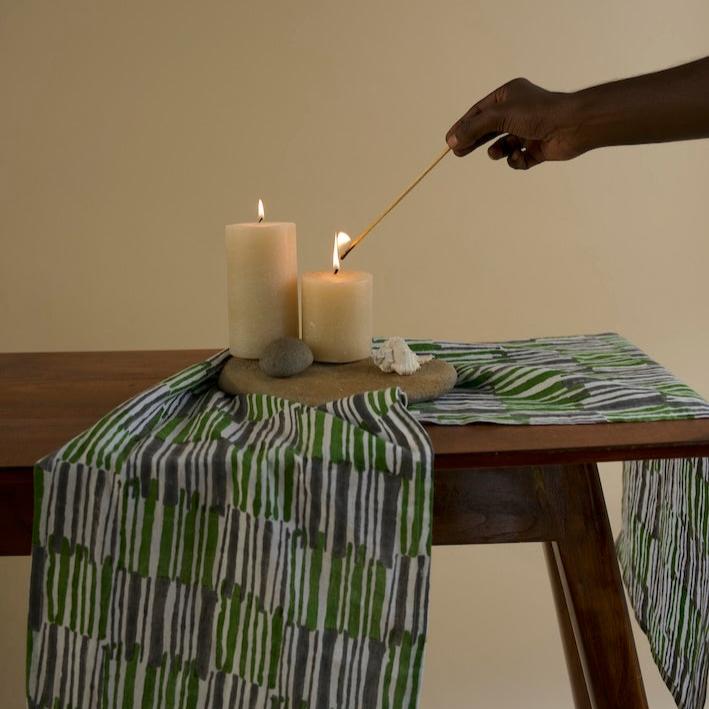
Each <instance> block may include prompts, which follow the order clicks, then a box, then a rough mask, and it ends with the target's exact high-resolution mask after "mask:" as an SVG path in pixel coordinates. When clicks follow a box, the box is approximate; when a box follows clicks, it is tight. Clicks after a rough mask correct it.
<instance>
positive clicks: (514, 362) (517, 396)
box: [409, 333, 709, 709]
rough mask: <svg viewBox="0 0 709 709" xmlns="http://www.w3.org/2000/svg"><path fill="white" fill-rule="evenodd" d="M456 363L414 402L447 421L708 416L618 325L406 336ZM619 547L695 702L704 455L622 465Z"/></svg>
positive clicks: (704, 602) (670, 679) (705, 518)
mask: <svg viewBox="0 0 709 709" xmlns="http://www.w3.org/2000/svg"><path fill="white" fill-rule="evenodd" d="M409 344H410V346H411V347H412V349H414V350H415V351H417V352H418V353H419V354H433V355H435V356H436V357H441V358H443V359H447V360H448V361H450V362H451V363H453V364H454V365H455V367H456V369H457V371H458V382H457V385H456V388H455V389H454V390H453V391H452V392H451V393H449V394H446V395H445V396H443V397H441V398H440V399H437V400H436V401H432V402H427V403H422V404H415V405H413V406H412V410H413V411H414V413H415V415H416V417H417V419H418V420H419V421H429V422H432V423H437V424H444V425H458V424H466V423H476V422H487V423H499V424H574V423H578V424H591V423H599V422H622V421H660V420H668V419H680V418H681V419H686V418H706V417H709V404H707V402H706V401H704V399H702V397H701V396H699V394H697V393H696V392H694V391H693V390H692V389H690V388H689V387H688V386H686V385H685V384H683V383H682V382H681V381H679V380H678V379H677V378H676V377H675V376H673V375H672V374H671V373H670V372H668V371H667V370H666V369H665V368H664V367H662V366H661V365H659V364H658V363H657V362H655V361H653V360H652V359H650V358H649V357H648V356H647V355H646V354H645V353H644V352H642V351H641V350H640V349H638V348H637V347H636V346H635V345H633V344H631V343H630V342H628V341H627V340H626V339H624V338H623V337H621V336H620V335H617V334H614V333H606V334H601V335H590V336H589V335H582V336H578V337H560V338H540V339H535V340H520V341H516V342H502V343H495V344H476V345H468V344H462V343H452V342H431V341H427V340H412V341H410V343H409ZM617 549H618V558H619V561H620V566H621V570H622V572H623V579H624V582H625V585H626V587H627V589H628V594H629V597H630V601H631V605H632V606H633V610H634V612H635V616H636V617H637V619H638V623H639V624H640V627H641V628H642V629H643V631H644V632H645V634H646V635H647V637H648V640H649V643H650V649H651V651H652V655H653V657H654V659H655V662H656V664H657V667H658V669H659V671H660V674H661V675H662V677H663V679H664V680H665V683H666V685H667V687H668V689H669V690H670V692H671V693H672V695H673V696H674V698H675V701H676V703H677V706H678V707H680V709H703V707H704V703H705V699H706V688H707V675H708V674H709V459H707V458H695V459H689V460H682V459H677V460H650V461H634V462H630V463H626V464H625V466H624V469H623V507H622V529H621V532H620V535H619V537H618V540H617Z"/></svg>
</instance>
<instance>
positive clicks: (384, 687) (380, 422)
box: [27, 354, 432, 709]
mask: <svg viewBox="0 0 709 709" xmlns="http://www.w3.org/2000/svg"><path fill="white" fill-rule="evenodd" d="M224 360H225V355H224V354H222V355H219V356H217V357H215V358H213V359H211V360H210V361H208V362H206V363H203V364H200V365H196V366H194V367H191V368H190V369H188V370H186V371H184V372H181V373H179V374H177V375H175V376H174V377H171V378H170V379H168V380H166V381H165V382H163V383H162V384H161V385H159V386H157V387H155V388H153V389H151V390H150V391H147V392H145V393H144V394H142V395H140V396H138V397H136V398H135V399H133V400H131V401H129V402H127V403H126V404H124V405H122V406H121V407H119V408H118V409H116V410H115V411H113V412H111V413H110V414H108V415H107V416H106V417H105V418H104V419H102V420H101V421H99V422H98V423H97V424H96V425H95V426H93V427H92V428H91V429H90V430H88V431H87V432H85V433H84V434H82V435H80V436H78V437H77V438H75V439H74V440H73V441H71V442H70V443H68V444H67V445H66V446H64V447H63V448H62V449H61V450H59V451H58V452H57V453H55V454H54V455H52V456H50V457H49V458H47V459H45V460H42V461H41V462H40V463H39V464H38V465H37V466H36V469H35V509H36V514H35V520H34V530H33V554H32V577H31V584H30V585H31V591H30V594H31V595H30V614H29V636H28V659H27V661H28V669H27V683H28V687H27V689H28V698H29V704H30V706H33V707H35V706H37V707H38V706H42V707H53V708H55V707H94V706H102V707H129V708H131V709H133V707H136V706H139V707H158V706H159V707H163V706H164V707H206V706H209V707H269V708H274V709H275V707H289V708H290V707H377V706H381V707H410V706H415V705H416V704H417V702H418V695H419V690H420V680H421V668H422V659H423V650H424V642H425V637H426V622H427V605H428V584H429V568H430V548H431V492H432V484H431V470H432V451H431V446H430V441H429V440H428V437H427V436H426V434H425V432H424V431H423V429H422V428H421V427H420V425H419V424H417V422H416V421H415V420H414V419H413V417H412V415H411V413H410V412H409V411H408V409H407V407H406V400H405V397H404V396H403V395H401V394H400V392H399V391H398V390H397V389H391V390H388V391H380V392H374V393H370V394H364V395H360V396H355V397H352V398H349V399H345V400H342V401H338V402H334V403H332V404H329V405H326V406H324V407H322V408H320V409H315V408H311V407H306V406H301V405H299V404H295V403H292V402H287V401H284V400H281V399H276V398H273V397H268V396H246V397H237V398H234V397H230V396H227V395H226V394H224V393H222V392H220V391H218V390H217V389H216V387H215V384H216V378H217V375H218V372H219V369H220V367H221V364H222V362H223V361H224Z"/></svg>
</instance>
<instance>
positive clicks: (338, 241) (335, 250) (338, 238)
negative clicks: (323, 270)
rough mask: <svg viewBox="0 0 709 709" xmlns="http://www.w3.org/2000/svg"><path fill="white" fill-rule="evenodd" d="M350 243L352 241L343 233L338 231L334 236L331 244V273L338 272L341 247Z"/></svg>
mask: <svg viewBox="0 0 709 709" xmlns="http://www.w3.org/2000/svg"><path fill="white" fill-rule="evenodd" d="M350 241H352V239H350V237H349V235H348V234H345V232H344V231H338V232H337V233H336V234H335V243H334V244H333V247H332V272H333V273H337V272H338V271H339V270H340V253H341V251H342V247H343V246H346V245H347V244H349V243H350Z"/></svg>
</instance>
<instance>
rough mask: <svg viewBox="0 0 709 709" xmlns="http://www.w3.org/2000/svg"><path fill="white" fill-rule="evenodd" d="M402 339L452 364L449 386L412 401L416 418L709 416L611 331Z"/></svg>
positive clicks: (533, 420) (546, 420) (514, 420)
mask: <svg viewBox="0 0 709 709" xmlns="http://www.w3.org/2000/svg"><path fill="white" fill-rule="evenodd" d="M409 345H410V346H411V348H412V349H413V350H415V351H417V352H418V353H419V354H432V355H434V356H435V357H438V358H440V359H445V360H447V361H449V362H450V363H451V364H453V365H454V366H455V368H456V370H457V371H458V383H457V386H456V388H455V389H454V390H453V391H452V392H450V393H449V394H446V395H445V396H442V397H441V398H439V399H436V400H435V401H432V402H427V403H421V404H416V405H414V406H413V407H412V409H413V411H414V413H415V415H416V418H418V419H419V421H428V422H431V423H438V424H450V425H460V424H467V423H483V422H484V423H501V424H567V423H568V424H571V423H604V422H615V421H659V420H667V419H674V418H706V417H709V404H707V402H706V401H704V399H702V397H700V396H699V394H697V393H696V392H694V391H692V389H690V388H689V387H688V386H686V385H685V384H683V383H682V382H680V381H679V380H678V379H677V378H676V377H674V376H673V375H672V374H670V372H668V371H667V370H666V369H665V368H664V367H661V366H660V365H659V364H657V363H656V362H654V361H653V360H651V359H650V358H649V357H648V356H647V355H646V354H645V353H643V352H642V351H641V350H639V349H638V348H637V347H635V345H633V344H631V343H630V342H628V341H627V340H626V339H624V338H623V337H621V336H620V335H616V334H613V333H606V334H601V335H583V336H578V337H560V338H550V337H547V338H539V339H536V340H519V341H515V342H501V343H495V344H476V345H471V344H462V343H454V342H432V341H429V340H410V341H409Z"/></svg>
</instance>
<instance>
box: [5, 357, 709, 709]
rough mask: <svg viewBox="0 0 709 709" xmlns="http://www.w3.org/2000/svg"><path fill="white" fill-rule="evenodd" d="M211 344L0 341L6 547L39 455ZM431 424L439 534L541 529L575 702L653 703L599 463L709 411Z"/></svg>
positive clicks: (695, 437) (695, 439) (652, 450)
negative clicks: (37, 348) (49, 345)
mask: <svg viewBox="0 0 709 709" xmlns="http://www.w3.org/2000/svg"><path fill="white" fill-rule="evenodd" d="M210 354H212V352H211V351H203V350H182V351H169V352H80V353H44V354H0V554H2V555H18V554H28V553H29V552H30V539H31V526H32V504H33V497H32V465H33V463H34V462H35V461H36V460H38V459H39V458H41V457H42V456H44V455H45V454H47V453H49V452H51V451H52V450H54V449H56V448H58V447H59V446H60V445H61V444H63V443H65V442H66V441H68V440H69V439H70V438H72V437H73V436H74V435H76V434H77V433H79V432H80V431H82V430H84V429H85V428H87V427H88V426H90V425H91V424H92V423H94V422H95V421H96V420H97V419H98V418H99V417H100V416H102V415H103V414H105V413H106V412H107V411H109V410H110V409H112V408H113V407H115V406H116V405H117V404H119V403H120V402H122V401H124V400H126V399H128V398H130V397H131V396H133V395H134V394H136V393H138V392H140V391H142V390H143V389H145V388H147V387H149V386H150V385H152V384H154V383H155V382H157V381H159V380H160V379H162V378H164V377H166V376H168V375H170V374H172V373H174V372H176V371H178V370H179V369H182V368H184V367H186V366H188V365H189V364H192V363H193V362H196V361H199V360H202V359H204V358H205V357H207V356H209V355H210ZM426 428H427V430H428V432H429V434H430V436H431V440H432V441H433V446H434V449H435V452H436V459H435V476H434V481H435V492H434V522H433V542H434V544H485V543H501V542H542V543H543V544H544V548H545V554H546V559H547V565H548V568H549V575H550V578H551V584H552V591H553V593H554V599H555V604H556V609H557V615H558V618H559V625H560V629H561V637H562V642H563V646H564V652H565V656H566V660H567V666H568V669H569V676H570V679H571V685H572V690H573V695H574V700H575V703H576V706H577V707H584V708H586V709H589V708H590V707H594V708H596V709H605V708H609V709H610V708H611V707H613V708H615V707H623V708H627V709H631V708H634V707H647V699H646V697H645V690H644V688H643V683H642V678H641V675H640V668H639V665H638V658H637V654H636V651H635V644H634V642H633V636H632V631H631V626H630V620H629V617H628V610H627V607H626V604H625V597H624V595H623V588H622V585H621V578H620V573H619V569H618V563H617V560H616V556H615V548H614V543H613V537H612V535H611V529H610V525H609V522H608V515H607V513H606V506H605V502H604V499H603V492H602V490H601V484H600V480H599V477H598V469H597V467H596V463H597V462H599V461H608V460H634V459H647V458H672V457H690V456H706V455H709V420H696V421H691V420H683V421H671V422H657V423H617V424H591V425H581V426H497V425H488V424H475V425H470V426H427V427H426Z"/></svg>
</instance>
